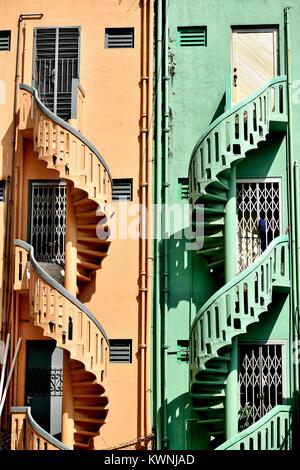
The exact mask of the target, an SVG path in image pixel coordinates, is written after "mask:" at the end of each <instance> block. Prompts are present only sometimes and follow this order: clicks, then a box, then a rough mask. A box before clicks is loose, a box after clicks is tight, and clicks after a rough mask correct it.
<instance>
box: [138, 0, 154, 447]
mask: <svg viewBox="0 0 300 470" xmlns="http://www.w3.org/2000/svg"><path fill="white" fill-rule="evenodd" d="M153 7H154V6H153V0H143V2H142V15H141V16H142V44H141V47H142V64H141V118H140V141H141V146H140V178H139V202H140V207H141V208H142V210H141V214H140V217H141V233H140V235H141V236H140V243H139V250H140V273H139V296H140V305H139V309H140V318H139V366H138V376H139V380H138V389H139V404H138V408H139V422H138V448H143V447H147V438H148V436H149V434H150V416H149V409H150V383H149V374H150V371H149V354H150V351H149V334H150V333H149V317H150V312H151V279H152V258H151V176H152V139H151V129H150V127H151V116H152V60H153V59H152V57H153V37H152V34H153V33H152V32H153V21H154V16H153Z"/></svg>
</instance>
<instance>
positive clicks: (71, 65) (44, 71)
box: [34, 27, 80, 120]
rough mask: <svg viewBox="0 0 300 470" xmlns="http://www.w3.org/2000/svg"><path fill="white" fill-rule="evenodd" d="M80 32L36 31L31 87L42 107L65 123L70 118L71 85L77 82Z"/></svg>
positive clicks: (54, 29)
mask: <svg viewBox="0 0 300 470" xmlns="http://www.w3.org/2000/svg"><path fill="white" fill-rule="evenodd" d="M79 38H80V35H79V28H78V27H74V28H69V27H68V28H58V27H56V28H37V29H36V30H35V74H34V86H35V87H36V88H37V90H38V92H39V96H40V98H41V100H42V101H43V103H44V104H45V106H47V108H48V109H50V111H53V112H54V113H55V114H57V115H58V116H59V117H61V118H62V119H64V120H68V119H70V117H71V107H72V81H73V79H77V80H78V78H79Z"/></svg>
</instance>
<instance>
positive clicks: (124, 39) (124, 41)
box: [105, 28, 134, 49]
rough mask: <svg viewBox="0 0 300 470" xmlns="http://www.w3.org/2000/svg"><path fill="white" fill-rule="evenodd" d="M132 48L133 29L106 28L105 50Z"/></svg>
mask: <svg viewBox="0 0 300 470" xmlns="http://www.w3.org/2000/svg"><path fill="white" fill-rule="evenodd" d="M128 48H129V49H132V48H134V28H106V29H105V49H128Z"/></svg>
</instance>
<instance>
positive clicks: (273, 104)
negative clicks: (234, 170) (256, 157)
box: [189, 76, 287, 204]
mask: <svg viewBox="0 0 300 470" xmlns="http://www.w3.org/2000/svg"><path fill="white" fill-rule="evenodd" d="M286 122H287V98H286V77H284V76H281V77H276V78H273V79H272V80H270V81H269V82H267V83H266V84H265V86H264V87H263V88H261V89H260V90H258V91H257V92H256V93H254V94H253V95H251V96H249V97H248V98H247V99H245V100H244V101H242V102H240V103H238V104H237V105H236V106H234V107H233V108H231V109H229V110H228V111H226V112H225V113H224V114H222V115H221V116H220V117H219V118H218V119H216V120H215V121H214V122H213V123H212V124H211V125H210V126H209V127H208V129H207V130H206V131H205V133H204V134H203V135H202V136H201V137H200V139H199V141H198V142H197V144H196V146H195V148H194V150H193V153H192V157H191V161H190V166H189V182H190V196H191V198H192V202H193V204H195V203H196V202H197V200H198V198H199V196H201V194H204V193H205V188H206V186H207V185H208V184H209V183H211V182H213V181H214V180H215V179H216V177H217V175H218V174H220V172H222V171H223V170H226V169H228V168H230V166H231V164H232V163H233V162H238V161H239V159H241V158H243V157H244V156H245V152H246V151H248V150H251V149H253V148H255V147H256V146H257V143H258V142H259V141H261V140H264V139H265V136H266V135H267V133H268V132H270V130H271V129H272V128H273V130H281V129H282V128H284V125H285V124H284V125H283V127H282V123H286Z"/></svg>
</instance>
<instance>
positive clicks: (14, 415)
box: [10, 407, 71, 450]
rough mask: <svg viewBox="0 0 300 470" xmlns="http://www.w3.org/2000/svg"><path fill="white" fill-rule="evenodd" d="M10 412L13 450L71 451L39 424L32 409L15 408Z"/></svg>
mask: <svg viewBox="0 0 300 470" xmlns="http://www.w3.org/2000/svg"><path fill="white" fill-rule="evenodd" d="M10 412H11V450H71V449H69V448H68V447H67V446H65V445H64V444H62V443H61V442H60V441H58V440H57V439H55V438H54V437H53V436H51V434H49V433H47V432H46V431H45V430H44V429H42V428H41V427H40V426H39V425H38V424H37V422H36V421H35V420H34V419H33V418H32V416H31V410H30V407H13V408H11V410H10Z"/></svg>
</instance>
